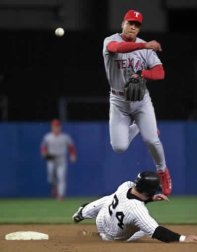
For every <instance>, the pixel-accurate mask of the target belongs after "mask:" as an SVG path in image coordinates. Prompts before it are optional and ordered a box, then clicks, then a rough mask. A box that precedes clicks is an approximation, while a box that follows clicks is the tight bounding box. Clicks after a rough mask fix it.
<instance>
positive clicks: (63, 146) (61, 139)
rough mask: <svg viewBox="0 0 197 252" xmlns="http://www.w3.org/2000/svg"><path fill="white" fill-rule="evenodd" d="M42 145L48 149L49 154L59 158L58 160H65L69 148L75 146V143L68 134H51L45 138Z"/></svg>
mask: <svg viewBox="0 0 197 252" xmlns="http://www.w3.org/2000/svg"><path fill="white" fill-rule="evenodd" d="M42 145H43V146H45V147H46V148H47V151H48V153H49V154H52V155H54V156H57V158H65V157H66V154H67V149H68V146H69V145H73V141H72V139H71V137H70V136H69V135H67V134H64V133H60V134H58V135H55V134H53V133H52V132H50V133H47V134H46V135H45V136H44V138H43V141H42Z"/></svg>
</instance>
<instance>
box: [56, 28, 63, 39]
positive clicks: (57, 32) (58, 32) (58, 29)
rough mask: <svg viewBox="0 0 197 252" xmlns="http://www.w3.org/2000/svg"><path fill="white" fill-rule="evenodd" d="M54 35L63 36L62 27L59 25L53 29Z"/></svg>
mask: <svg viewBox="0 0 197 252" xmlns="http://www.w3.org/2000/svg"><path fill="white" fill-rule="evenodd" d="M55 35H56V36H58V37H62V36H64V29H63V28H61V27H59V28H57V29H55Z"/></svg>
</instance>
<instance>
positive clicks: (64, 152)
mask: <svg viewBox="0 0 197 252" xmlns="http://www.w3.org/2000/svg"><path fill="white" fill-rule="evenodd" d="M54 122H55V120H54V121H52V123H54ZM56 122H57V124H58V120H56ZM46 153H48V154H51V155H54V156H55V158H54V159H53V160H48V161H47V178H48V182H49V183H50V184H51V185H52V186H55V187H57V197H59V198H63V196H64V194H65V192H66V173H67V167H68V162H67V156H68V155H69V157H70V161H71V162H75V161H76V148H75V145H74V142H73V140H72V138H71V137H70V136H69V135H68V134H65V133H62V132H59V134H55V133H54V132H49V133H47V134H46V135H45V136H44V137H43V140H42V143H41V154H42V155H44V154H46Z"/></svg>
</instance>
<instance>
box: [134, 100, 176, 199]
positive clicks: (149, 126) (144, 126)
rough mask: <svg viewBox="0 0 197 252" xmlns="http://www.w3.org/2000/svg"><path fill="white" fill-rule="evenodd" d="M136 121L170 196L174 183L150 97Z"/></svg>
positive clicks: (164, 190)
mask: <svg viewBox="0 0 197 252" xmlns="http://www.w3.org/2000/svg"><path fill="white" fill-rule="evenodd" d="M135 121H136V123H137V125H138V127H139V129H140V133H141V136H142V138H143V140H144V142H145V143H146V145H147V147H148V150H149V151H150V154H151V156H152V158H153V161H154V163H155V166H156V169H157V171H158V173H161V174H162V179H161V183H162V191H163V193H164V194H165V195H169V194H170V193H171V191H172V182H171V178H170V174H169V172H167V168H166V161H165V155H164V150H163V145H162V143H161V141H160V139H159V137H158V131H157V123H156V118H155V112H154V108H153V106H152V102H151V100H150V97H149V95H147V97H146V99H145V101H144V104H143V106H142V107H141V109H140V111H139V112H138V113H137V114H136V117H135ZM168 175H169V176H168ZM160 177H161V176H160Z"/></svg>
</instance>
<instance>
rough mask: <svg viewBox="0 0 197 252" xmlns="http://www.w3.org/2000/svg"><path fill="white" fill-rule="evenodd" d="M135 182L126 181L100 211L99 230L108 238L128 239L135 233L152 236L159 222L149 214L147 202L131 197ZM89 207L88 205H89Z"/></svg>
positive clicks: (97, 219)
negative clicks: (130, 191)
mask: <svg viewBox="0 0 197 252" xmlns="http://www.w3.org/2000/svg"><path fill="white" fill-rule="evenodd" d="M133 186H134V183H133V182H130V181H128V182H125V183H123V184H122V185H121V186H119V188H118V189H117V191H116V192H115V193H114V194H113V195H112V197H111V199H109V198H108V199H107V200H106V202H105V203H104V204H103V206H102V208H101V210H100V211H99V213H98V215H97V218H96V224H97V229H98V232H99V233H100V234H101V236H102V235H104V236H105V237H107V238H108V239H112V240H127V239H129V238H131V237H132V236H133V235H134V234H136V233H138V234H139V231H140V232H141V233H143V235H144V234H147V235H149V236H152V235H153V233H154V231H155V229H156V228H157V227H158V226H159V225H158V223H157V222H156V221H155V220H154V219H153V218H152V217H151V216H150V215H149V212H148V209H147V208H146V206H145V203H144V202H143V201H141V200H140V199H138V198H136V197H135V196H134V197H131V194H130V193H129V190H131V188H132V187H133ZM87 207H88V205H87Z"/></svg>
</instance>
